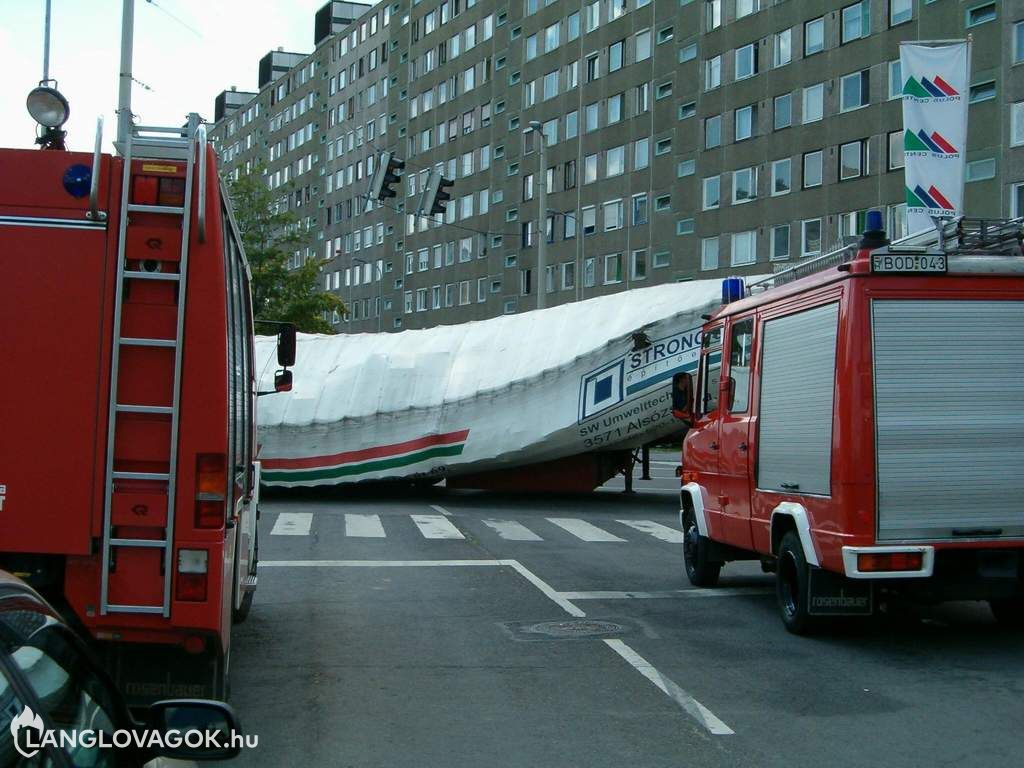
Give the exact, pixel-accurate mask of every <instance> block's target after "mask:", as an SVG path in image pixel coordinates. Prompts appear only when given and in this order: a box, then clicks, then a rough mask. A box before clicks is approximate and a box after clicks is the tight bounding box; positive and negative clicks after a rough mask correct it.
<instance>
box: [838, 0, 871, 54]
mask: <svg viewBox="0 0 1024 768" xmlns="http://www.w3.org/2000/svg"><path fill="white" fill-rule="evenodd" d="M870 34H871V4H870V0H862V2H859V3H854V4H853V5H848V6H846V7H845V8H843V12H842V32H841V39H840V43H842V44H846V43H849V42H851V41H853V40H858V39H860V38H862V37H867V36H868V35H870Z"/></svg>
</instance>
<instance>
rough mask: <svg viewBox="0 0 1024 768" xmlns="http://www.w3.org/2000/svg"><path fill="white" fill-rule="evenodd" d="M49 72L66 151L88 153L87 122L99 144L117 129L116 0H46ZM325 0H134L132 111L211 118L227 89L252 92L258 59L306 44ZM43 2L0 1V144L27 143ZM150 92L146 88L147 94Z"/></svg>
mask: <svg viewBox="0 0 1024 768" xmlns="http://www.w3.org/2000/svg"><path fill="white" fill-rule="evenodd" d="M51 3H52V11H51V13H52V16H51V32H50V77H51V78H53V79H55V80H57V87H58V89H59V90H60V91H61V93H63V94H64V96H65V97H66V98H67V100H68V102H69V103H70V105H71V117H70V119H69V120H68V122H67V123H66V124H65V126H64V129H65V130H66V131H67V132H68V138H67V144H68V148H69V149H72V150H78V151H90V152H91V151H92V147H93V142H94V140H95V136H96V118H97V116H99V115H102V116H103V119H104V129H103V134H104V145H105V148H106V150H107V151H110V150H111V141H112V140H113V136H114V133H115V131H116V120H115V115H114V111H115V109H116V108H117V88H118V73H119V62H120V55H121V54H120V51H121V7H122V0H51ZM325 3H326V0H135V45H134V64H133V75H134V77H135V78H136V79H137V80H138V81H141V82H142V83H144V84H145V86H146V88H144V87H143V86H141V85H139V84H138V83H136V84H135V85H134V87H133V89H132V112H134V113H135V114H136V115H137V116H138V121H139V122H141V123H142V124H144V125H168V126H170V125H181V124H182V123H184V121H185V116H186V115H187V114H188V113H189V112H198V113H199V114H200V115H201V116H202V117H204V118H206V119H207V120H210V121H212V120H213V102H214V99H215V97H216V96H217V94H218V93H220V92H221V91H223V90H227V89H228V88H230V87H231V86H233V85H234V86H237V87H238V90H240V91H255V90H256V85H257V70H258V63H259V60H260V59H261V58H262V57H263V56H264V55H265V54H266V53H267V52H268V51H271V50H274V49H276V48H277V47H278V46H282V47H284V49H285V50H286V51H299V52H302V53H308V52H311V51H312V50H313V16H314V14H315V13H316V10H317V9H318V8H319V7H321V6H323V5H324V4H325ZM45 7H46V0H0V51H2V52H3V54H4V60H5V61H6V62H7V64H6V65H5V71H6V72H7V77H8V78H9V79H8V82H7V86H6V87H5V88H4V89H3V92H2V94H3V95H2V96H0V114H2V115H3V116H4V119H3V120H2V121H0V147H20V148H29V147H33V146H34V141H35V137H36V124H35V121H34V120H32V118H31V117H29V115H28V112H27V111H26V109H25V97H26V96H27V95H28V93H29V91H31V90H32V89H33V88H35V87H36V86H37V85H38V84H39V81H40V80H41V79H42V77H43V75H42V72H43V30H44V18H45ZM147 88H148V89H151V90H147Z"/></svg>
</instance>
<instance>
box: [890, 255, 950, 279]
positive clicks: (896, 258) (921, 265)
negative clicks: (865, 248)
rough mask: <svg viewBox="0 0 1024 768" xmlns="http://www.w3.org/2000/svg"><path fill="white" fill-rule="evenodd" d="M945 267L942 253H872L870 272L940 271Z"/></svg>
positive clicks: (944, 269) (944, 258)
mask: <svg viewBox="0 0 1024 768" xmlns="http://www.w3.org/2000/svg"><path fill="white" fill-rule="evenodd" d="M946 269H947V264H946V254H944V253H873V254H871V271H872V272H890V273H904V274H905V273H921V272H924V273H940V274H944V273H945V272H946Z"/></svg>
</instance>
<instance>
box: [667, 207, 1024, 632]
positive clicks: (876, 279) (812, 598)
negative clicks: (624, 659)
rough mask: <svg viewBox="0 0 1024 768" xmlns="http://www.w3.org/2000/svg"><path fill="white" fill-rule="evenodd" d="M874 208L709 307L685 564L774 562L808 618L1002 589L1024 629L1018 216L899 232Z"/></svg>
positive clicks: (993, 596) (797, 614) (802, 627)
mask: <svg viewBox="0 0 1024 768" xmlns="http://www.w3.org/2000/svg"><path fill="white" fill-rule="evenodd" d="M872 213H873V214H874V212H872ZM869 222H870V223H869V228H871V229H872V231H869V232H866V233H865V235H864V238H863V239H862V240H861V242H860V244H859V246H852V247H851V248H849V249H847V250H843V251H838V252H836V253H833V254H829V255H827V256H825V257H822V258H821V259H819V260H817V261H815V262H812V263H805V264H803V265H799V266H797V267H795V268H793V269H790V270H787V271H785V272H782V273H779V274H776V275H775V276H773V277H772V278H770V279H768V280H766V281H764V282H763V283H761V284H760V285H752V286H751V290H749V291H745V290H744V289H743V287H742V284H740V281H738V280H737V279H735V278H731V279H730V280H727V281H726V283H725V284H724V286H723V306H722V307H721V308H720V309H719V310H718V311H716V312H714V313H713V314H712V315H709V316H707V323H706V325H705V326H704V328H703V347H702V354H701V359H700V367H699V369H698V373H697V376H696V380H695V381H694V380H693V379H691V378H690V376H689V374H682V375H680V377H679V380H678V381H677V382H676V384H677V386H676V387H675V389H676V390H677V391H678V393H679V395H678V397H677V400H676V402H675V403H674V408H675V410H677V411H679V412H680V415H682V417H683V418H684V419H685V420H686V421H688V422H689V423H690V425H691V429H690V430H689V432H688V433H687V435H686V437H685V440H684V443H683V464H682V479H683V486H682V490H681V494H680V522H681V525H682V529H683V532H684V560H685V565H686V572H687V575H688V577H689V579H690V581H691V583H693V584H694V585H695V586H699V587H711V586H714V585H715V584H716V583H717V581H718V577H719V572H720V570H721V568H722V566H723V564H724V563H726V562H729V561H733V560H750V559H760V560H761V562H762V566H763V568H764V569H765V570H766V571H774V572H775V574H776V592H777V598H778V604H779V610H780V612H781V615H782V620H783V623H784V624H785V626H786V628H787V629H789V630H790V631H792V632H796V633H800V632H804V631H807V630H809V629H811V628H812V627H813V626H814V625H815V624H817V623H820V618H821V617H825V616H835V615H857V614H870V613H871V612H872V611H873V610H874V608H875V606H876V602H878V603H881V602H883V601H884V602H885V603H886V604H887V605H897V604H899V603H898V601H900V600H915V601H923V602H932V603H934V602H939V601H944V600H987V601H989V604H990V605H991V608H992V611H993V613H994V615H995V616H996V618H997V619H998V620H1000V621H1001V622H1006V623H1009V624H1014V625H1019V624H1021V623H1022V622H1024V458H1022V457H1024V453H1022V450H1021V449H1022V447H1024V256H1022V253H1021V243H1022V223H1021V220H1019V219H1018V220H1015V221H1010V222H984V221H977V220H975V221H969V220H966V219H964V220H961V221H960V222H958V223H956V224H955V225H950V226H949V227H947V228H946V230H945V231H944V232H943V234H942V236H941V237H938V235H937V233H936V235H933V236H932V238H931V240H932V242H931V243H930V244H929V243H927V242H924V243H923V244H922V240H924V239H925V238H921V237H918V238H917V239H916V240H915V239H911V240H907V241H905V242H902V243H895V244H891V245H890V244H888V241H887V240H886V239H885V233H884V232H881V231H880V230H881V217H880V216H876V215H872V216H870V218H869ZM871 223H873V224H874V227H871ZM759 288H760V289H762V290H760V291H759V290H758V289H759Z"/></svg>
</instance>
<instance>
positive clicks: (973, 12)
mask: <svg viewBox="0 0 1024 768" xmlns="http://www.w3.org/2000/svg"><path fill="white" fill-rule="evenodd" d="M997 15H998V14H997V13H996V4H995V3H986V4H985V5H976V6H974V7H973V8H968V9H967V26H968V27H976V26H978V25H979V24H984V23H986V22H989V21H995V20H996V16H997Z"/></svg>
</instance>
